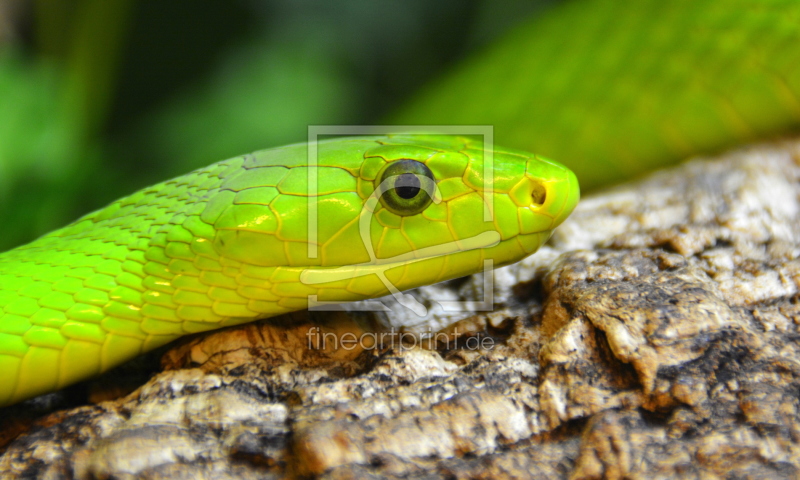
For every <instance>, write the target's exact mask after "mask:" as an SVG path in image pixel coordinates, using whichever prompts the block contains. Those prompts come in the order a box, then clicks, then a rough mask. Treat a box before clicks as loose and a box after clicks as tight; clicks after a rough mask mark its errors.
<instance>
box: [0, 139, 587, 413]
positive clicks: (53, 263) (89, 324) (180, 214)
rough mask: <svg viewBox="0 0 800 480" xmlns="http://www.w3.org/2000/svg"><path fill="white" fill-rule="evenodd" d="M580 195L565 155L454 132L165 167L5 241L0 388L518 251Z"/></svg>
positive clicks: (0, 257)
mask: <svg viewBox="0 0 800 480" xmlns="http://www.w3.org/2000/svg"><path fill="white" fill-rule="evenodd" d="M485 150H486V151H485ZM487 152H491V153H492V155H489V154H488V153H487ZM309 159H311V160H309ZM578 196H579V192H578V184H577V180H576V178H575V175H574V174H573V173H572V172H571V171H570V170H568V169H567V168H565V167H564V166H562V165H560V164H558V163H556V162H553V161H550V160H546V159H544V158H541V157H537V156H536V155H532V154H527V153H524V152H521V151H516V150H510V149H501V148H498V147H494V148H491V147H490V146H488V145H487V147H486V148H485V147H484V144H483V142H482V141H481V140H480V139H476V138H473V137H460V136H453V135H419V134H416V135H412V134H407V135H391V136H373V137H352V138H338V139H332V140H325V141H321V142H319V143H317V144H316V155H309V148H308V145H306V144H297V145H290V146H286V147H281V148H275V149H270V150H263V151H259V152H255V153H252V154H249V155H243V156H240V157H236V158H232V159H229V160H225V161H222V162H219V163H215V164H213V165H210V166H208V167H206V168H203V169H200V170H197V171H194V172H191V173H189V174H186V175H183V176H181V177H178V178H174V179H172V180H169V181H166V182H163V183H159V184H157V185H154V186H152V187H150V188H146V189H144V190H141V191H139V192H136V193H134V194H132V195H130V196H127V197H124V198H122V199H119V200H117V201H116V202H114V203H112V204H111V205H109V206H107V207H106V208H103V209H101V210H98V211H96V212H93V213H90V214H88V215H86V216H85V217H83V218H81V219H79V220H77V221H76V222H74V223H72V224H70V225H67V226H66V227H64V228H62V229H60V230H56V231H54V232H52V233H50V234H48V235H45V236H44V237H42V238H40V239H38V240H36V241H34V242H32V243H30V244H28V245H24V246H22V247H19V248H16V249H14V250H10V251H8V252H5V253H2V254H0V309H2V310H0V311H2V312H3V314H2V316H1V317H0V372H3V373H2V375H3V381H2V383H0V405H9V404H12V403H15V402H18V401H20V400H23V399H26V398H30V397H32V396H35V395H39V394H42V393H45V392H49V391H53V390H56V389H59V388H62V387H65V386H67V385H70V384H72V383H75V382H78V381H80V380H83V379H86V378H89V377H91V376H93V375H96V374H99V373H101V372H103V371H106V370H108V369H110V368H112V367H114V366H116V365H119V364H120V363H122V362H124V361H126V360H128V359H130V358H132V357H134V356H136V355H139V354H141V353H143V352H146V351H148V350H152V349H154V348H156V347H159V346H161V345H164V344H166V343H168V342H170V341H172V340H175V339H176V338H178V337H181V336H183V335H187V334H190V333H195V332H203V331H207V330H212V329H216V328H220V327H225V326H230V325H236V324H241V323H244V322H251V321H253V320H255V319H260V318H267V317H271V316H274V315H279V314H282V313H286V312H291V311H295V310H300V309H304V308H307V307H308V306H309V301H310V299H311V300H314V301H318V302H346V301H351V300H359V299H365V298H372V297H378V296H381V295H385V294H387V293H390V292H396V291H401V290H407V289H410V288H414V287H417V286H420V285H425V284H431V283H436V282H440V281H443V280H447V279H451V278H455V277H460V276H464V275H468V274H471V273H474V272H477V271H480V270H482V269H483V267H484V261H485V260H491V261H492V262H493V265H494V266H501V265H507V264H510V263H513V262H516V261H518V260H520V259H522V258H524V257H526V256H528V255H530V254H531V253H533V252H534V251H535V250H536V249H537V248H539V246H541V245H542V243H543V242H544V241H545V240H547V238H548V237H549V236H550V233H551V232H552V230H553V228H555V227H556V226H557V225H559V224H560V223H561V222H562V221H563V220H564V219H565V218H566V217H567V215H569V213H570V212H571V211H572V209H573V208H574V207H575V205H576V203H577V201H578Z"/></svg>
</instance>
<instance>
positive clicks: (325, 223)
mask: <svg viewBox="0 0 800 480" xmlns="http://www.w3.org/2000/svg"><path fill="white" fill-rule="evenodd" d="M315 150H316V152H312V153H311V154H310V153H309V150H308V148H307V146H306V145H305V144H302V145H294V146H289V147H283V148H280V149H272V150H265V151H261V152H256V153H254V154H252V155H248V156H246V157H244V158H243V160H242V162H241V167H240V168H239V169H238V170H236V171H232V172H231V173H229V174H228V175H226V176H225V177H224V179H223V181H222V183H221V185H220V187H219V189H218V190H217V191H215V192H213V195H209V201H208V204H207V205H206V207H205V209H204V211H203V212H202V214H201V216H200V218H201V219H202V220H203V221H205V222H206V223H208V224H210V225H212V226H213V229H214V235H213V238H209V239H208V240H209V241H210V242H211V243H212V244H213V247H214V250H215V251H216V253H218V254H219V255H220V256H222V257H224V258H227V259H229V260H231V261H234V262H238V263H241V264H244V265H249V266H251V269H255V268H262V269H268V270H269V271H271V272H272V273H270V277H271V278H270V284H271V285H274V284H275V283H276V282H275V280H276V278H280V279H286V280H285V281H279V282H277V283H283V284H284V288H283V290H282V293H280V295H277V296H281V295H286V294H287V293H289V294H291V295H295V294H296V295H297V296H302V295H309V294H311V295H317V297H318V298H319V299H321V300H327V301H346V300H356V299H362V298H368V297H374V296H380V295H384V294H386V293H388V292H389V291H392V290H394V289H396V290H399V291H401V290H406V289H409V288H413V287H417V286H419V285H424V284H430V283H436V282H440V281H443V280H447V279H451V278H455V277H459V276H463V275H468V274H471V273H475V272H478V271H481V270H482V269H484V268H485V267H484V266H485V264H486V261H487V260H488V261H491V264H492V265H493V266H494V267H497V266H501V265H507V264H510V263H514V262H516V261H519V260H521V259H522V258H524V257H526V256H528V255H530V254H531V253H533V252H534V251H536V250H537V249H538V248H539V247H540V246H541V245H542V244H543V243H544V242H545V241H546V240H547V238H548V237H549V236H550V234H551V233H552V231H553V229H554V228H555V227H557V226H558V225H559V224H560V223H561V222H563V221H564V219H565V218H566V217H567V216H568V215H569V214H570V212H571V211H572V209H573V208H574V207H575V205H576V203H577V201H578V197H579V193H578V184H577V180H576V178H575V175H574V174H573V173H572V172H571V171H570V170H569V169H567V168H565V167H564V166H562V165H560V164H558V163H556V162H553V161H550V160H546V159H543V158H541V157H538V156H536V155H533V154H528V153H525V152H519V151H514V150H508V149H501V148H498V147H494V148H485V147H484V145H483V143H482V142H481V141H480V139H476V138H472V137H462V136H453V135H417V134H408V135H392V136H383V137H354V138H346V139H341V138H339V139H334V140H329V141H322V142H319V143H318V144H317V145H316V149H315ZM270 269H271V270H270ZM263 275H264V276H266V273H263ZM387 281H388V282H389V285H387ZM290 283H291V284H292V286H291V287H289V284H290Z"/></svg>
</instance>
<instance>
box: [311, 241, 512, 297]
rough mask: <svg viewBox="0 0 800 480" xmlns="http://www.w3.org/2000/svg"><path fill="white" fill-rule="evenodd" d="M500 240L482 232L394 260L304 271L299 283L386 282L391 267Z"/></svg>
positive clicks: (490, 244)
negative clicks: (363, 279)
mask: <svg viewBox="0 0 800 480" xmlns="http://www.w3.org/2000/svg"><path fill="white" fill-rule="evenodd" d="M500 239H501V237H500V233H499V232H496V231H490V232H483V233H480V234H478V235H475V236H474V237H469V238H465V239H464V240H458V241H454V242H447V243H443V244H440V245H433V246H430V247H425V248H420V249H419V250H414V251H412V252H407V253H403V254H401V255H396V256H394V257H389V258H378V259H375V260H374V261H370V262H365V263H356V264H353V265H343V266H341V267H329V268H325V267H322V268H320V267H317V268H313V267H312V268H307V269H305V270H303V272H302V273H301V274H300V282H302V283H303V284H306V285H318V284H321V283H328V282H336V281H339V280H345V279H352V278H355V277H363V276H365V275H378V276H379V277H381V278H382V279H383V278H385V276H384V273H385V272H386V271H388V270H390V269H392V268H394V267H397V266H400V265H408V264H412V263H416V262H420V261H423V260H427V259H430V258H433V257H439V256H444V255H450V254H453V253H458V252H466V251H468V250H475V249H477V248H488V247H494V246H495V245H497V244H498V243H500ZM387 281H388V280H387ZM387 287H388V285H387Z"/></svg>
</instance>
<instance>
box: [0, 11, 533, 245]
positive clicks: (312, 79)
mask: <svg viewBox="0 0 800 480" xmlns="http://www.w3.org/2000/svg"><path fill="white" fill-rule="evenodd" d="M545 3H547V2H544V1H540V2H525V1H521V0H518V1H509V2H504V3H502V4H496V3H492V2H488V1H480V0H469V1H465V0H436V1H433V2H432V1H428V0H403V1H400V0H397V1H382V2H374V1H369V0H340V1H336V2H325V1H322V0H318V1H317V0H272V1H256V0H227V1H224V2H223V1H213V0H170V1H159V0H142V1H133V0H37V1H23V0H0V225H1V226H2V227H0V250H5V249H7V248H10V247H14V246H16V245H19V244H22V243H25V242H27V241H30V240H32V239H33V238H36V237H37V236H39V235H42V234H44V233H46V232H48V231H50V230H52V229H54V228H57V227H59V226H62V225H64V224H66V223H68V222H70V221H72V220H74V219H76V218H77V217H79V216H80V215H82V214H85V213H88V212H90V211H92V210H94V209H96V208H100V207H102V206H103V205H104V204H106V203H108V202H110V201H112V200H114V199H115V198H118V197H120V196H124V195H127V194H129V193H131V192H133V191H135V190H136V189H139V188H142V187H144V186H146V185H149V184H152V183H155V182H158V181H161V180H164V179H167V178H169V177H171V176H175V175H179V174H182V173H184V172H187V171H189V170H192V169H194V168H198V167H201V166H204V165H207V164H209V163H212V162H214V161H218V160H221V159H224V158H227V157H231V156H234V155H238V154H241V153H245V152H248V151H253V150H257V149H262V148H268V147H272V146H277V145H281V144H285V143H290V142H297V141H303V140H304V139H306V138H307V127H308V125H318V124H380V123H382V119H385V118H386V116H387V115H389V114H390V113H391V112H392V111H393V110H394V109H396V108H398V107H399V106H401V105H403V102H405V101H406V100H407V99H408V98H410V97H412V96H413V95H414V93H415V92H416V91H417V90H418V88H420V87H421V86H422V85H424V84H425V83H426V82H429V81H430V80H432V79H435V78H436V77H438V76H441V75H442V74H443V73H444V72H446V71H447V70H448V69H449V68H452V66H453V65H455V64H457V63H458V62H459V61H460V60H461V59H463V58H465V57H467V56H469V55H470V53H471V52H473V51H476V50H479V49H481V48H482V47H483V46H485V45H486V44H488V43H489V42H491V41H492V40H493V39H495V38H497V37H498V36H500V35H502V34H503V33H504V32H505V31H507V30H508V29H509V28H512V27H513V26H514V25H515V24H517V23H518V22H520V21H521V20H523V19H525V18H528V17H529V16H530V15H534V14H536V12H537V11H539V10H540V9H541V7H542V6H543V4H545Z"/></svg>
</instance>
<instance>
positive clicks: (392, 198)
mask: <svg viewBox="0 0 800 480" xmlns="http://www.w3.org/2000/svg"><path fill="white" fill-rule="evenodd" d="M375 188H376V190H378V193H379V194H381V193H382V194H381V197H380V199H381V203H382V204H383V206H384V207H386V209H387V210H389V211H390V212H392V213H395V214H397V215H400V216H404V217H406V216H410V215H416V214H418V213H420V212H421V211H423V210H425V208H426V207H427V206H428V205H430V204H431V196H432V195H433V192H434V188H435V181H434V178H433V173H431V170H430V169H429V168H428V167H426V166H425V164H424V163H422V162H418V161H416V160H397V161H394V162H392V163H390V164H389V165H387V166H386V167H385V168H384V169H383V172H382V173H381V174H380V175H378V178H377V179H375Z"/></svg>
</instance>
